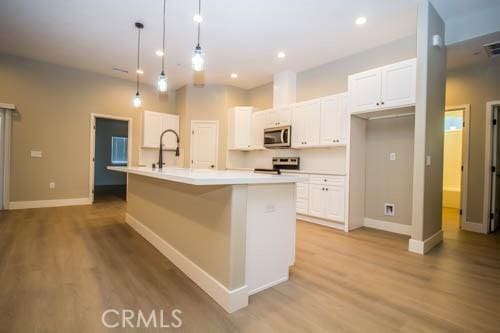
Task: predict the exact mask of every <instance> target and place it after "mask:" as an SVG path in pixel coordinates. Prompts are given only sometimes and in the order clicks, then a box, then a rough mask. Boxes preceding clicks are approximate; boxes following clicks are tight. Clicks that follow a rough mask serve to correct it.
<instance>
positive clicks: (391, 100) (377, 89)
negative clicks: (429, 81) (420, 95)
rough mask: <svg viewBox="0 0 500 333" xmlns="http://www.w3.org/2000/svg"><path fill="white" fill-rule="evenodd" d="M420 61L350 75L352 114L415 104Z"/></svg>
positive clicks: (399, 63)
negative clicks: (418, 63)
mask: <svg viewBox="0 0 500 333" xmlns="http://www.w3.org/2000/svg"><path fill="white" fill-rule="evenodd" d="M416 73H417V62H416V59H410V60H406V61H402V62H398V63H395V64H391V65H388V66H384V67H379V68H375V69H372V70H369V71H366V72H362V73H357V74H353V75H350V76H349V80H348V81H349V82H348V85H349V99H350V109H351V112H353V113H357V112H366V111H376V110H381V109H393V108H398V107H404V106H411V105H414V104H415V95H416Z"/></svg>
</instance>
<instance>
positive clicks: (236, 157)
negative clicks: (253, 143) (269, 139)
mask: <svg viewBox="0 0 500 333" xmlns="http://www.w3.org/2000/svg"><path fill="white" fill-rule="evenodd" d="M273 157H300V169H301V170H304V171H323V172H332V173H339V174H344V173H345V172H346V148H345V147H334V148H311V149H300V150H298V149H266V150H257V151H250V152H240V151H229V152H228V155H227V165H228V168H229V169H240V168H241V169H254V168H272V158H273Z"/></svg>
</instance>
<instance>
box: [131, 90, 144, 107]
mask: <svg viewBox="0 0 500 333" xmlns="http://www.w3.org/2000/svg"><path fill="white" fill-rule="evenodd" d="M132 103H133V104H134V107H135V108H140V107H141V105H142V98H141V95H140V94H139V92H137V93H136V94H135V96H134V99H133V100H132Z"/></svg>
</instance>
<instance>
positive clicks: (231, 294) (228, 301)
mask: <svg viewBox="0 0 500 333" xmlns="http://www.w3.org/2000/svg"><path fill="white" fill-rule="evenodd" d="M125 221H126V222H127V223H128V224H129V225H130V226H131V227H132V228H133V229H134V230H135V231H137V232H138V233H139V234H140V235H141V236H142V237H144V238H145V239H146V240H147V241H148V242H150V243H151V245H153V246H154V247H155V248H156V249H157V250H158V251H160V253H161V254H163V255H164V256H165V257H167V258H168V259H169V260H170V261H171V262H172V263H173V264H174V265H175V266H177V267H178V268H179V269H180V270H181V271H182V272H183V273H184V274H186V275H187V276H188V277H189V278H190V279H191V280H193V281H194V283H196V284H197V285H198V286H199V287H200V288H201V289H203V290H204V291H205V292H206V293H207V294H208V295H210V296H211V297H212V298H213V299H214V300H215V301H216V302H217V303H218V304H219V305H220V306H222V307H223V308H224V310H226V311H227V312H229V313H232V312H234V311H237V310H239V309H241V308H244V307H246V306H247V305H248V287H247V286H246V285H243V286H241V287H239V288H236V289H232V290H229V289H227V288H226V287H225V286H224V285H222V284H221V283H220V282H219V281H217V280H216V279H215V278H214V277H213V276H211V275H210V274H209V273H207V272H206V271H204V270H203V269H202V268H200V267H199V266H198V265H196V264H195V263H194V262H192V261H191V260H190V259H189V258H187V257H186V256H184V255H183V254H182V253H180V252H179V251H178V250H177V249H175V248H174V247H173V246H172V245H170V244H169V243H168V242H167V241H165V240H164V239H162V238H160V237H159V236H158V235H157V234H155V233H154V232H153V231H152V230H151V229H149V228H148V227H147V226H145V225H144V224H142V223H141V222H139V221H138V220H137V219H135V218H134V217H133V216H131V215H130V214H128V213H127V214H126V215H125Z"/></svg>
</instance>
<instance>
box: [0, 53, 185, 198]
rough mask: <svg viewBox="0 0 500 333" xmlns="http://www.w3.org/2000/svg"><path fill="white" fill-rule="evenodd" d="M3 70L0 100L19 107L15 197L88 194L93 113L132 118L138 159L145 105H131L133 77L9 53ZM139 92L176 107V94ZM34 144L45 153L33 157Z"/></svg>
mask: <svg viewBox="0 0 500 333" xmlns="http://www.w3.org/2000/svg"><path fill="white" fill-rule="evenodd" d="M0 73H1V79H0V101H1V102H3V103H12V104H15V105H16V106H17V108H18V110H19V113H18V114H17V115H15V117H14V119H13V124H12V156H11V180H10V195H11V201H30V200H49V199H69V198H84V197H88V195H89V193H88V191H89V167H90V159H89V154H90V144H89V142H90V114H91V113H102V114H111V115H116V116H122V117H130V118H132V119H133V136H132V141H133V147H132V148H133V149H132V153H133V156H132V164H137V161H138V154H139V146H140V144H141V140H142V139H141V128H142V117H141V111H142V109H139V110H138V109H134V108H133V107H132V103H131V101H132V97H133V95H134V93H135V84H134V82H131V81H126V80H120V79H116V78H111V77H107V76H103V75H99V74H94V73H89V72H83V71H79V70H75V69H69V68H66V67H62V66H56V65H51V64H47V63H42V62H36V61H31V60H27V59H23V58H18V57H12V56H7V55H0ZM141 93H142V95H143V100H144V108H145V109H148V110H153V111H159V112H171V113H175V94H170V95H169V96H168V97H167V96H160V95H159V94H158V93H157V92H156V91H155V89H154V88H153V87H147V86H144V85H143V87H142V89H141ZM31 150H40V151H42V152H43V157H42V158H40V159H36V158H35V159H34V158H31V157H30V151H31ZM49 182H55V183H56V188H55V189H52V190H50V189H49Z"/></svg>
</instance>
